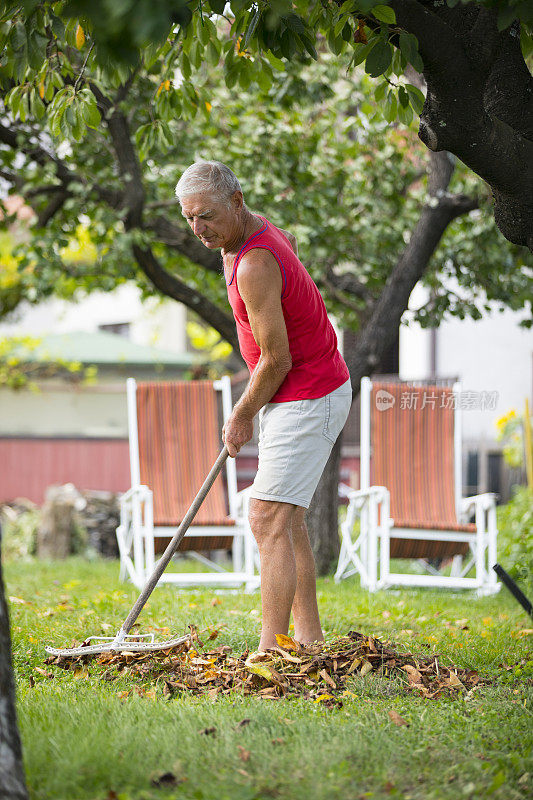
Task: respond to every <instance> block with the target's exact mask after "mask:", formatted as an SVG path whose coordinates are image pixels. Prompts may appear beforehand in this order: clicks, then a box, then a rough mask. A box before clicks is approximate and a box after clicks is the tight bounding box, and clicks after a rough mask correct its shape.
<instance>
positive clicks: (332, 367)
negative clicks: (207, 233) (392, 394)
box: [224, 217, 349, 403]
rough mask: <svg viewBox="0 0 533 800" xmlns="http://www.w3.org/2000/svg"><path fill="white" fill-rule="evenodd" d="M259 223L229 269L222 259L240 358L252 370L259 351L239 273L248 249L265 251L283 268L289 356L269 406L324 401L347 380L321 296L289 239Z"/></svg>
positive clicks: (283, 306) (283, 295)
mask: <svg viewBox="0 0 533 800" xmlns="http://www.w3.org/2000/svg"><path fill="white" fill-rule="evenodd" d="M260 219H262V220H263V226H262V228H261V229H260V230H259V231H257V232H256V233H254V234H252V236H250V237H249V238H248V239H247V240H246V242H245V243H244V244H243V246H242V247H241V249H240V250H239V252H238V253H237V256H236V258H235V261H234V262H233V266H232V267H231V270H230V267H229V265H228V264H227V263H226V259H224V273H225V276H226V283H227V288H228V298H229V301H230V305H231V307H232V309H233V316H234V317H235V322H236V323H237V335H238V337H239V346H240V350H241V354H242V357H243V358H244V360H245V362H246V364H247V366H248V369H249V370H250V372H253V371H254V369H255V367H256V365H257V362H258V361H259V356H260V355H261V350H260V349H259V347H258V345H257V343H256V341H255V339H254V337H253V334H252V329H251V326H250V322H249V320H248V314H247V312H246V306H245V304H244V301H243V299H242V297H241V295H240V293H239V289H238V286H237V269H238V268H239V262H240V260H241V258H242V257H243V256H244V254H245V253H247V252H248V251H249V250H254V249H255V248H259V249H262V250H269V251H270V252H271V253H272V255H273V256H274V258H275V259H276V261H277V262H278V265H279V268H280V270H281V277H282V292H281V306H282V309H283V316H284V319H285V325H286V326H287V335H288V338H289V350H290V353H291V357H292V367H291V370H290V372H289V373H288V374H287V377H286V378H285V380H284V381H283V383H282V384H281V386H280V387H279V389H278V391H277V392H276V394H275V395H274V397H273V398H272V399H271V401H270V402H271V403H283V402H288V401H289V400H313V399H316V398H318V397H324V395H326V394H329V393H330V392H333V391H334V390H335V389H338V387H339V386H342V384H343V383H345V382H346V381H347V380H348V378H349V372H348V368H347V366H346V364H345V362H344V359H343V357H342V356H341V354H340V353H339V351H338V349H337V337H336V335H335V331H334V329H333V326H332V324H331V322H330V321H329V319H328V315H327V312H326V306H325V305H324V301H323V300H322V297H321V295H320V292H319V291H318V289H317V287H316V285H315V283H314V282H313V280H312V278H311V276H310V275H309V273H308V272H307V270H306V268H305V267H304V265H303V264H302V263H301V261H300V260H299V259H298V257H297V256H296V254H295V253H294V251H293V249H292V247H291V245H290V243H289V240H288V239H287V237H286V236H285V235H284V234H283V233H282V232H281V231H280V230H279V228H276V227H275V226H274V225H272V224H271V223H270V222H268V220H266V219H265V218H264V217H260Z"/></svg>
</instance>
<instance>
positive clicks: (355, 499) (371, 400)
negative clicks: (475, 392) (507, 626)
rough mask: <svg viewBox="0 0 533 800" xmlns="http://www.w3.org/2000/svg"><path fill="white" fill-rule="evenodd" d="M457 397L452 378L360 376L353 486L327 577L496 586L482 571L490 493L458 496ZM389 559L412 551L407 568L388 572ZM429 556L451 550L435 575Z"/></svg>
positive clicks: (483, 589) (490, 536) (487, 556)
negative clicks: (445, 567) (425, 380)
mask: <svg viewBox="0 0 533 800" xmlns="http://www.w3.org/2000/svg"><path fill="white" fill-rule="evenodd" d="M459 401H460V386H459V384H455V385H454V386H453V388H450V387H443V386H415V385H412V384H406V383H401V382H400V383H376V382H374V383H372V382H371V381H370V379H369V378H363V380H362V381H361V480H360V486H361V488H360V489H359V490H357V491H352V492H350V494H349V504H348V509H347V515H346V519H345V522H344V523H343V524H342V526H341V536H342V538H341V552H340V556H339V562H338V567H337V571H336V574H335V579H336V580H337V581H339V580H340V579H341V578H344V577H347V576H348V575H352V574H354V573H356V572H359V573H360V576H361V585H362V586H365V587H366V588H367V589H369V590H370V591H376V590H377V589H382V588H386V587H388V586H392V585H404V586H440V587H449V588H473V589H476V590H477V592H478V594H491V593H494V592H497V591H498V590H499V589H500V586H501V584H499V583H498V582H497V580H496V575H495V573H494V571H493V570H492V566H493V565H494V564H495V563H496V536H497V529H496V507H495V495H493V494H488V493H487V494H480V495H476V496H474V497H468V498H465V499H463V498H462V497H461V483H462V481H461V411H460V402H459ZM391 559H415V560H416V561H417V564H416V566H417V568H418V571H417V574H413V573H410V572H401V573H393V572H391V571H390V560H391ZM436 559H438V560H439V561H440V560H448V559H452V570H451V572H452V574H451V575H449V576H445V575H442V574H441V573H440V572H439V570H437V569H436V568H435V567H434V566H433V564H432V563H431V562H432V561H433V562H434V561H435V560H436ZM421 565H422V567H423V568H424V572H423V573H422V574H421V573H420V566H421ZM474 570H475V575H473V576H472V573H473V571H474ZM424 573H425V574H424ZM428 573H429V574H428ZM469 573H471V574H470V575H469Z"/></svg>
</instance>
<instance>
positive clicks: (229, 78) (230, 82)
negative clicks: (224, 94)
mask: <svg viewBox="0 0 533 800" xmlns="http://www.w3.org/2000/svg"><path fill="white" fill-rule="evenodd" d="M240 71H241V65H240V63H239V62H238V61H237V62H235V64H232V66H231V67H230V68H229V69H228V71H227V72H226V86H227V87H228V89H231V88H233V86H235V84H236V83H237V80H238V79H239V73H240Z"/></svg>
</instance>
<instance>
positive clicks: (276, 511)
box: [249, 498, 296, 650]
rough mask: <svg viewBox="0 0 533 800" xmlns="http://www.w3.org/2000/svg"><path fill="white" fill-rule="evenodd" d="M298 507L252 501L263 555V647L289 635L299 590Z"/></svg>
mask: <svg viewBox="0 0 533 800" xmlns="http://www.w3.org/2000/svg"><path fill="white" fill-rule="evenodd" d="M294 511H295V506H293V505H291V504H290V503H277V502H274V501H271V500H257V499H256V498H251V500H250V514H249V519H250V526H251V528H252V533H253V535H254V537H255V540H256V542H257V546H258V548H259V556H260V558H261V604H262V608H263V627H262V630H261V639H260V641H259V649H260V650H265V649H266V648H267V647H276V633H284V634H287V633H288V630H289V619H290V615H291V606H292V602H293V599H294V593H295V591H296V559H295V557H294V550H293V546H292V540H291V524H292V520H293V514H294Z"/></svg>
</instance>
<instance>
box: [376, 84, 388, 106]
mask: <svg viewBox="0 0 533 800" xmlns="http://www.w3.org/2000/svg"><path fill="white" fill-rule="evenodd" d="M388 88H389V83H388V81H382V83H378V85H377V87H376V90H375V91H374V100H376V101H377V102H378V103H380V102H381V101H382V100H383V98H384V97H385V92H386V91H387V89H388Z"/></svg>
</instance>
